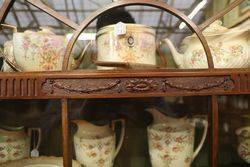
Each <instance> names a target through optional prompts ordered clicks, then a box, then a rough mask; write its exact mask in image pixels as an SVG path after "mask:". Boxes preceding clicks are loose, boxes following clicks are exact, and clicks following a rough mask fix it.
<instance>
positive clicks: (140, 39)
mask: <svg viewBox="0 0 250 167" xmlns="http://www.w3.org/2000/svg"><path fill="white" fill-rule="evenodd" d="M119 30H120V31H121V32H119ZM117 31H118V32H117ZM97 50H98V54H97V59H98V60H99V61H105V62H126V63H138V64H140V63H141V64H149V65H156V58H155V55H156V54H155V52H156V43H155V31H154V30H153V29H152V28H151V27H148V26H145V25H140V24H124V23H117V24H115V25H109V26H106V27H103V28H101V29H100V30H99V31H98V32H97ZM98 69H112V68H110V67H98Z"/></svg>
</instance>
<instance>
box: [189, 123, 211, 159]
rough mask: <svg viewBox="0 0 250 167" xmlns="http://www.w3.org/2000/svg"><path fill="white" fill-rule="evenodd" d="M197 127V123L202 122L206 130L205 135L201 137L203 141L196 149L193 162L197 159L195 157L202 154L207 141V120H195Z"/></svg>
mask: <svg viewBox="0 0 250 167" xmlns="http://www.w3.org/2000/svg"><path fill="white" fill-rule="evenodd" d="M193 121H194V123H195V125H197V123H199V122H201V123H202V125H203V126H204V130H203V134H202V137H201V141H200V143H199V145H198V146H197V148H196V149H195V151H194V153H193V157H192V160H194V159H195V157H196V156H197V155H198V153H199V152H200V150H201V148H202V146H203V144H204V142H205V139H206V136H207V129H208V122H207V120H205V119H201V118H194V119H193Z"/></svg>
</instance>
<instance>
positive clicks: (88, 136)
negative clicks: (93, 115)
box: [73, 119, 125, 167]
mask: <svg viewBox="0 0 250 167" xmlns="http://www.w3.org/2000/svg"><path fill="white" fill-rule="evenodd" d="M73 122H74V123H76V124H77V126H78V130H77V132H76V134H75V135H74V146H75V153H76V159H77V160H78V161H79V162H80V163H81V164H82V165H84V166H86V167H100V166H101V167H112V166H113V163H114V159H115V157H116V156H117V154H118V153H119V150H120V149H121V146H122V143H123V139H124V135H125V121H124V120H122V119H119V120H113V121H112V123H111V127H110V126H109V125H104V126H96V125H94V124H91V123H89V122H87V121H84V120H77V121H73ZM118 122H120V123H121V125H122V129H121V134H120V140H119V142H118V144H117V147H116V134H115V131H114V130H115V124H116V123H118Z"/></svg>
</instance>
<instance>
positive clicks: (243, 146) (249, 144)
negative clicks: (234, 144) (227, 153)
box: [238, 138, 250, 164]
mask: <svg viewBox="0 0 250 167" xmlns="http://www.w3.org/2000/svg"><path fill="white" fill-rule="evenodd" d="M238 154H239V156H240V157H241V158H242V159H243V160H244V161H246V162H247V163H249V164H250V138H249V139H246V140H244V141H242V142H241V143H240V144H239V146H238Z"/></svg>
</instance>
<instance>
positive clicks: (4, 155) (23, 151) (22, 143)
mask: <svg viewBox="0 0 250 167" xmlns="http://www.w3.org/2000/svg"><path fill="white" fill-rule="evenodd" d="M2 127H3V126H2ZM7 129H8V130H7ZM32 132H37V134H38V141H37V142H36V145H34V146H32V147H33V148H32V150H38V148H39V146H40V142H41V130H40V128H29V129H28V135H27V134H26V133H25V132H24V129H23V127H15V128H13V127H4V129H0V163H3V162H7V161H12V160H18V159H23V158H26V157H29V156H30V142H31V141H30V136H31V133H32Z"/></svg>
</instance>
